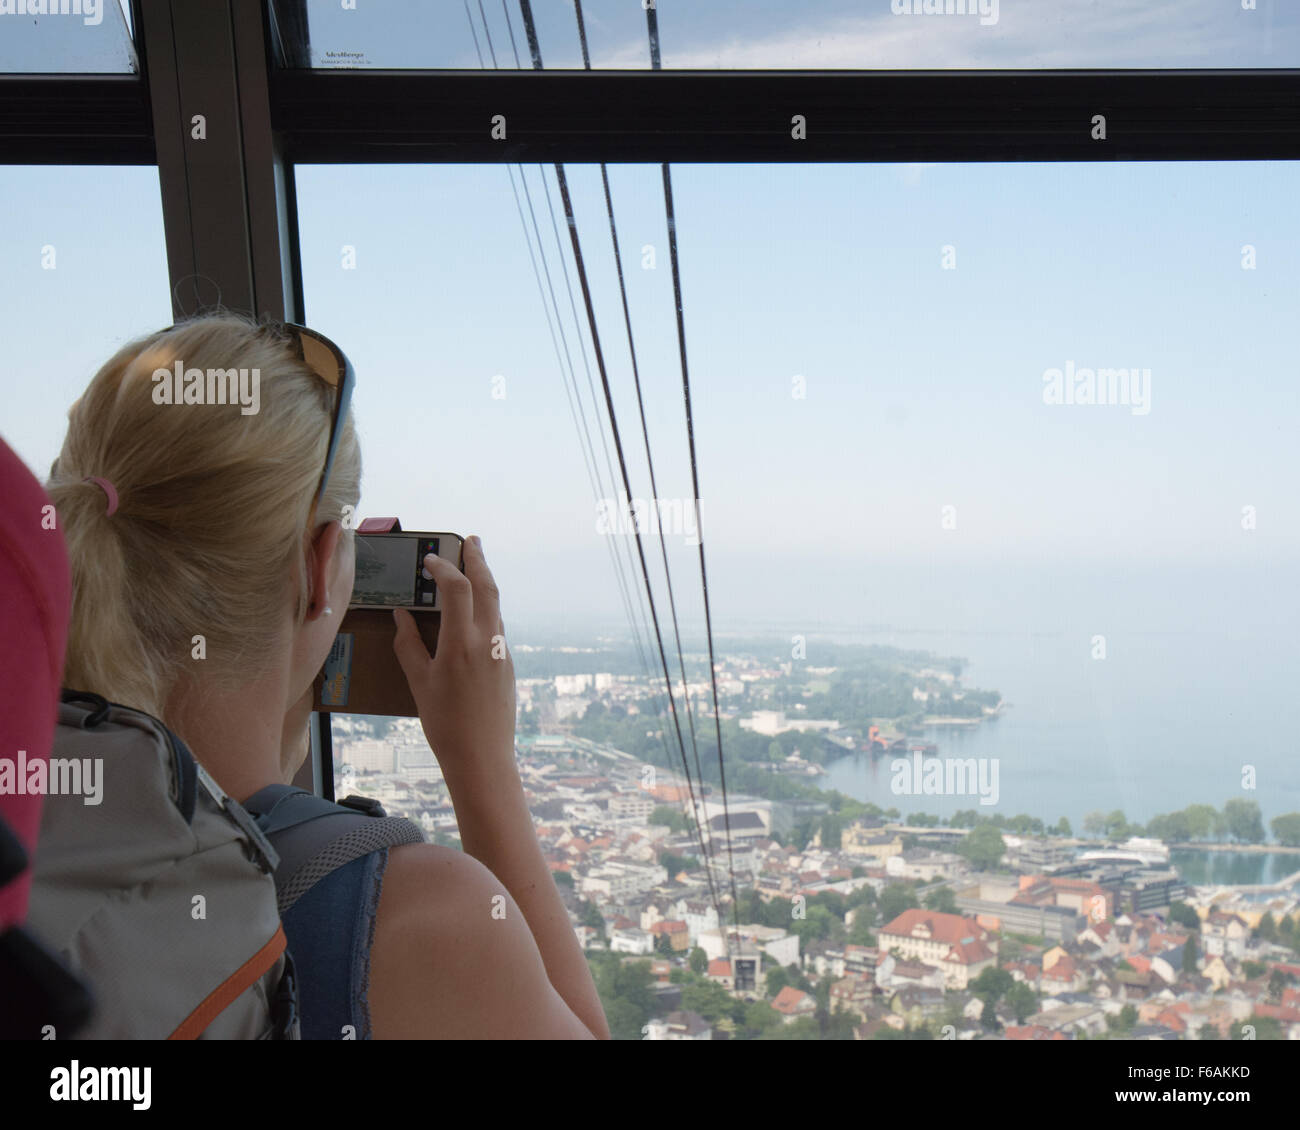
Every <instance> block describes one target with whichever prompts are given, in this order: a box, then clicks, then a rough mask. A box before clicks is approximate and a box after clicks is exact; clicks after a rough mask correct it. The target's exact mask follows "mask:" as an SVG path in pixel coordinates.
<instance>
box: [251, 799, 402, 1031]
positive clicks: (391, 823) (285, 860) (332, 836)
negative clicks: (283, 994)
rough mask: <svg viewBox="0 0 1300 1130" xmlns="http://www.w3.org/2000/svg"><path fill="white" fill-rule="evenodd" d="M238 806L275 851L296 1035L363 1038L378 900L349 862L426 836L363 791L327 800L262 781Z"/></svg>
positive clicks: (360, 874) (367, 871)
mask: <svg viewBox="0 0 1300 1130" xmlns="http://www.w3.org/2000/svg"><path fill="white" fill-rule="evenodd" d="M244 807H245V809H247V811H248V812H250V813H252V814H253V816H255V817H256V818H257V823H258V826H259V827H260V828H261V829H262V831H263V832H264V833H265V834H266V836H267V838H268V839H269V840H270V841H271V843H272V845H273V846H274V848H275V850H276V853H277V854H278V855H279V856H280V865H279V867H278V868H277V869H276V872H275V882H276V892H277V897H278V899H279V904H280V914H281V915H282V917H283V921H284V924H285V930H286V931H287V932H288V936H289V948H290V950H292V951H293V952H294V953H295V954H296V956H297V957H298V959H299V969H300V970H301V972H302V977H301V980H300V982H299V991H300V994H301V996H300V1005H301V1009H302V1031H301V1038H302V1039H304V1040H332V1039H338V1038H340V1037H341V1038H343V1039H368V1038H369V1035H368V1033H367V1032H366V1031H365V1030H364V1028H363V1026H364V1025H366V1024H367V1018H366V1017H365V1015H364V1013H365V1010H366V1009H367V1007H368V1006H367V1005H366V1004H365V1002H366V999H367V994H368V989H369V982H368V976H369V968H370V961H369V948H370V944H371V941H372V939H373V937H374V934H373V931H374V917H373V915H374V914H375V913H377V909H378V907H377V903H376V902H374V901H372V900H374V899H375V898H376V897H377V896H376V889H375V888H374V887H372V886H369V885H368V883H369V882H370V880H368V879H366V878H364V877H363V876H368V875H370V874H371V872H370V871H369V870H363V871H361V872H358V871H357V868H355V867H349V866H348V864H351V863H354V862H357V861H359V860H361V859H362V857H364V856H369V855H371V853H373V852H377V851H380V850H382V849H385V848H389V847H394V846H396V845H399V844H412V843H421V842H423V840H424V835H423V833H422V832H421V831H420V827H419V825H418V824H415V823H413V822H411V821H410V820H406V819H402V818H399V817H390V816H388V815H387V814H386V813H385V812H384V809H383V807H382V806H381V805H380V804H379V802H378V801H375V800H372V799H370V798H367V797H355V796H354V797H345V798H343V799H342V800H341V801H340V802H339V803H338V804H334V803H332V802H330V801H328V800H325V799H324V798H323V797H318V796H316V795H314V794H313V793H309V792H307V791H305V790H303V789H299V788H295V787H294V786H292V785H268V786H267V787H266V788H264V789H261V790H260V791H259V792H257V793H255V794H253V795H252V796H251V797H249V798H248V799H247V800H245V801H244ZM379 874H382V871H381V872H379ZM380 882H382V880H380Z"/></svg>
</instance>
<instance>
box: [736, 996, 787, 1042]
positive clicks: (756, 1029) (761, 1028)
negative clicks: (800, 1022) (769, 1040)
mask: <svg viewBox="0 0 1300 1130" xmlns="http://www.w3.org/2000/svg"><path fill="white" fill-rule="evenodd" d="M782 1023H783V1022H782V1019H781V1014H780V1013H779V1012H777V1011H776V1009H774V1008H773V1007H772V1006H771V1005H770V1004H768V1003H767V1001H751V1002H749V1003H747V1004H746V1005H745V1023H744V1027H745V1029H746V1034H747V1035H748V1036H749V1038H750V1039H751V1040H752V1039H754V1038H755V1037H757V1036H760V1035H762V1033H764V1032H767V1031H770V1030H771V1029H773V1028H780V1027H781V1025H782Z"/></svg>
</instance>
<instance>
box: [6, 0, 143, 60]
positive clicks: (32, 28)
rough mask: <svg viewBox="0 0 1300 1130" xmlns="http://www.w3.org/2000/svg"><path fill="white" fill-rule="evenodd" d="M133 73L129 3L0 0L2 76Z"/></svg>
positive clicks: (124, 0) (121, 0) (110, 0)
mask: <svg viewBox="0 0 1300 1130" xmlns="http://www.w3.org/2000/svg"><path fill="white" fill-rule="evenodd" d="M136 70H138V67H137V64H136V55H135V44H134V43H133V42H132V40H131V15H130V5H129V3H128V2H127V0H0V74H131V73H134V72H135V71H136Z"/></svg>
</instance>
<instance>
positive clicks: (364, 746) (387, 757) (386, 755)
mask: <svg viewBox="0 0 1300 1130" xmlns="http://www.w3.org/2000/svg"><path fill="white" fill-rule="evenodd" d="M339 753H340V754H341V757H342V764H343V765H351V766H352V768H353V769H355V770H356V771H357V772H358V773H396V772H397V756H396V752H395V751H394V749H393V747H392V746H391V745H390V744H389V743H388V742H386V741H381V740H379V739H378V738H357V739H356V740H355V741H350V742H347V743H346V744H342V745H341V747H340V750H339Z"/></svg>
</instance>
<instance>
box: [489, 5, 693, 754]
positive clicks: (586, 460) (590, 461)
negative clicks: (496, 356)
mask: <svg viewBox="0 0 1300 1130" xmlns="http://www.w3.org/2000/svg"><path fill="white" fill-rule="evenodd" d="M504 3H505V0H502V4H503V7H504ZM479 14H480V16H482V15H483V14H484V13H483V8H482V4H481V3H480V5H479ZM465 16H466V18H467V19H468V20H469V26H470V34H471V35H472V36H473V38H474V49H475V51H476V53H477V54H478V59H479V64H480V66H484V67H485V66H486V64H485V63H484V60H483V52H482V49H481V48H480V46H479V40H478V34H477V32H476V31H475V28H474V19H473V16H471V15H470V10H469V0H465ZM508 20H509V15H508V13H507V22H508ZM483 30H484V33H485V35H486V38H487V41H488V50H489V51H490V52H492V60H493V65H494V66H495V65H496V53H495V51H493V50H492V37H491V32H490V31H489V29H488V26H487V21H486V19H484V22H483ZM511 43H512V44H513V43H514V32H513V29H512V30H511ZM518 61H519V54H518V51H517V50H516V52H515V62H516V63H518ZM506 172H507V173H509V174H510V188H511V191H512V192H513V194H514V198H515V209H516V210H517V211H518V213H519V220H520V223H521V225H522V226H523V229H524V243H525V246H526V247H527V248H528V258H529V261H530V262H531V263H532V267H533V277H534V278H535V279H536V281H537V288H538V292H539V294H540V296H541V299H542V313H543V314H544V315H545V316H546V328H547V330H548V331H549V333H550V336H551V346H552V348H553V349H554V350H555V357H556V362H557V363H558V364H559V366H560V374H561V378H562V383H563V384H564V395H565V399H566V401H567V402H568V405H569V414H570V416H571V418H572V419H573V425H574V429H575V430H577V431H578V432H579V439H580V440H584V442H583V443H582V444H581V446H582V454H583V465H584V467H585V468H586V471H587V479H588V482H589V483H590V484H591V487H592V493H593V497H595V498H597V499H599V498H602V497H606V495H605V491H604V486H603V484H602V483H600V470H599V467H598V466H597V464H596V461H595V452H594V450H593V446H592V443H591V433H590V431H589V430H588V428H587V419H586V412H585V410H584V409H583V405H582V400H581V397H580V396H579V397H578V403H577V410H575V408H574V396H575V395H577V378H576V374H575V373H574V372H573V362H572V359H569V369H568V379H563V378H564V377H565V370H564V361H563V360H562V359H561V357H560V344H559V342H558V341H557V340H556V324H558V326H559V331H560V338H561V339H562V340H563V342H564V355H565V357H566V358H567V357H568V354H569V349H568V339H567V337H565V335H564V325H563V320H562V319H561V318H560V312H559V306H558V304H557V302H556V300H555V291H554V288H553V287H552V289H551V306H550V307H548V306H547V304H546V292H545V290H544V288H543V286H542V278H541V274H540V272H539V271H538V269H537V259H536V257H535V256H534V255H533V244H532V240H531V239H530V238H529V234H528V221H527V220H526V219H525V218H524V213H523V205H522V204H521V203H520V200H519V189H518V187H517V186H516V185H515V179H514V170H513V169H512V168H511V167H510V166H509V165H507V166H506ZM519 175H520V180H521V181H523V185H524V193H525V195H526V196H527V197H528V200H529V211H530V212H532V197H531V194H530V193H529V192H528V182H527V178H526V177H525V176H524V170H523V167H522V166H520V168H519ZM533 230H534V232H535V233H536V238H537V250H538V253H539V254H540V255H541V258H542V266H543V268H544V269H545V270H546V277H547V283H548V285H549V283H550V268H549V266H547V263H546V249H545V247H544V246H543V244H542V240H541V231H540V229H539V228H538V225H537V218H536V215H535V214H534V215H533ZM552 308H554V310H555V323H556V324H553V323H552V320H551V309H552ZM570 381H572V384H573V391H572V392H570V388H569V385H570ZM579 413H581V425H579ZM611 474H612V472H611ZM606 548H607V550H608V552H609V555H610V563H611V564H612V565H613V566H614V579H615V581H616V582H617V585H618V589H619V598H620V600H621V602H622V604H623V609H624V612H625V613H626V615H627V617H628V621H629V624H630V626H631V628H632V639H633V644H634V646H635V648H636V651H637V656H638V659H639V662H640V664H641V668H642V670H643V671H644V673H645V674H646V676H647V677H648V676H649V672H650V665H649V662H648V660H647V659H646V655H645V651H644V650H643V647H642V642H641V633H640V631H639V630H638V627H637V621H636V617H635V614H634V612H633V607H632V601H631V598H630V595H629V594H630V592H631V591H632V589H633V586H632V584H631V583H630V580H627V579H625V576H624V571H623V568H622V566H621V563H620V560H619V558H618V556H617V554H616V553H615V552H614V549H613V547H612V546H610V545H609V544H608V542H607V543H606ZM642 618H643V619H644V614H643V617H642ZM647 631H648V629H647ZM661 737H662V734H661ZM663 741H664V753H665V755H667V756H668V757H669V760H671V754H670V753H669V751H668V742H667V738H664V739H663Z"/></svg>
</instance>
